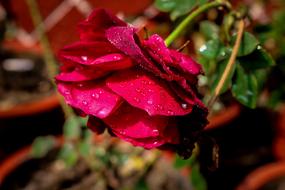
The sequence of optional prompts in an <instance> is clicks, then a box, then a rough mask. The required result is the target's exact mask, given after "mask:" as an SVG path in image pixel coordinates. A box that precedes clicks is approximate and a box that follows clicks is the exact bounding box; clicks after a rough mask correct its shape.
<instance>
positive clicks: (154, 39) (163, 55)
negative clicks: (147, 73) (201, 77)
mask: <svg viewBox="0 0 285 190" xmlns="http://www.w3.org/2000/svg"><path fill="white" fill-rule="evenodd" d="M143 45H144V47H145V48H146V50H147V51H148V53H150V54H151V56H152V57H153V58H154V59H155V60H156V61H157V62H158V63H165V64H167V65H168V66H172V67H175V68H177V69H179V70H180V71H182V72H184V73H185V74H190V75H198V74H201V72H202V67H201V65H200V64H198V63H197V62H195V61H194V60H193V59H192V58H191V57H190V56H188V55H185V54H183V53H180V52H178V51H176V50H171V49H168V48H167V47H166V45H165V43H164V40H163V39H162V38H161V37H160V36H159V35H157V34H154V35H152V36H150V37H149V38H148V39H147V40H144V41H143Z"/></svg>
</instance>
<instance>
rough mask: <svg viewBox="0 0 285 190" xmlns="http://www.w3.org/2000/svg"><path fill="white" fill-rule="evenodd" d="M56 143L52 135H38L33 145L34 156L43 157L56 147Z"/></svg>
mask: <svg viewBox="0 0 285 190" xmlns="http://www.w3.org/2000/svg"><path fill="white" fill-rule="evenodd" d="M55 145H56V140H55V139H54V137H52V136H46V137H37V138H36V139H35V140H34V142H33V145H32V156H33V157H35V158H41V157H43V156H45V155H46V154H47V153H48V152H49V151H50V150H51V149H52V148H54V146H55Z"/></svg>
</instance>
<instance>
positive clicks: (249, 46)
mask: <svg viewBox="0 0 285 190" xmlns="http://www.w3.org/2000/svg"><path fill="white" fill-rule="evenodd" d="M236 37H237V34H234V35H233V37H232V38H231V45H232V46H233V44H234V43H235V41H236ZM258 44H259V42H258V40H257V39H256V38H255V37H254V35H252V34H251V33H248V32H244V33H243V35H242V40H241V43H240V47H239V51H238V56H245V55H248V54H250V53H252V52H253V51H254V50H255V49H256V48H257V45H258Z"/></svg>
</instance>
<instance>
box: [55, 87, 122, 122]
mask: <svg viewBox="0 0 285 190" xmlns="http://www.w3.org/2000/svg"><path fill="white" fill-rule="evenodd" d="M57 87H58V91H59V92H60V93H61V94H62V95H63V96H64V98H65V101H66V102H67V103H68V104H69V105H71V106H73V107H75V108H78V109H80V110H82V111H83V112H85V113H86V114H88V115H93V116H96V117H98V118H105V117H107V116H109V115H110V114H111V113H112V112H114V111H115V110H116V109H117V107H118V106H119V105H120V104H121V102H122V99H121V98H120V97H119V96H118V95H116V94H114V93H113V92H111V91H110V90H109V89H108V88H107V87H106V86H105V84H104V82H99V81H98V82H96V83H95V82H84V83H77V84H76V83H63V82H59V83H58V84H57Z"/></svg>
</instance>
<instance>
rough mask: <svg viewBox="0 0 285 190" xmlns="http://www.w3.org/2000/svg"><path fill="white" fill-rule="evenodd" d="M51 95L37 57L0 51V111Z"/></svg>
mask: <svg viewBox="0 0 285 190" xmlns="http://www.w3.org/2000/svg"><path fill="white" fill-rule="evenodd" d="M52 93H53V90H52V84H51V82H50V81H49V80H48V77H47V72H46V67H45V63H44V61H43V59H42V58H41V57H40V56H39V55H33V54H29V53H22V54H17V53H14V52H12V51H8V50H3V49H2V50H0V109H1V110H8V109H10V108H12V107H14V106H16V105H18V104H22V103H26V102H31V101H34V100H39V99H41V98H43V97H47V96H50V95H51V94H52Z"/></svg>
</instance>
